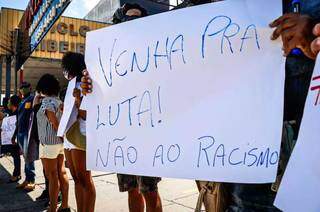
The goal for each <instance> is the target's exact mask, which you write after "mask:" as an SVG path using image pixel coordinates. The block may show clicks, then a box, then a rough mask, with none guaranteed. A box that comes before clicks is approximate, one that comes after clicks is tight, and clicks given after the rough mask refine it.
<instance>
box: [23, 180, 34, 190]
mask: <svg viewBox="0 0 320 212" xmlns="http://www.w3.org/2000/svg"><path fill="white" fill-rule="evenodd" d="M35 188H36V184H35V183H30V182H29V183H28V184H27V185H26V186H25V187H24V190H25V191H27V192H30V191H33V190H34V189H35Z"/></svg>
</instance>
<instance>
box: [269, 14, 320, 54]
mask: <svg viewBox="0 0 320 212" xmlns="http://www.w3.org/2000/svg"><path fill="white" fill-rule="evenodd" d="M313 26H314V22H313V21H312V19H311V17H309V16H308V15H301V14H298V13H288V14H284V15H283V16H281V17H279V18H278V19H276V20H274V21H273V22H272V23H271V24H270V27H275V28H276V29H275V30H274V32H273V34H272V36H271V40H275V39H277V38H278V37H280V36H281V38H282V42H283V51H284V55H285V56H288V55H289V53H290V52H291V50H292V49H294V48H299V49H301V50H302V52H303V53H304V55H305V56H307V57H309V58H311V59H315V57H316V55H315V54H314V53H313V52H312V51H311V47H310V44H311V42H312V40H313V39H314V35H313V34H312V28H313Z"/></svg>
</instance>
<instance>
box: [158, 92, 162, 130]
mask: <svg viewBox="0 0 320 212" xmlns="http://www.w3.org/2000/svg"><path fill="white" fill-rule="evenodd" d="M158 110H159V113H160V114H161V113H162V111H161V99H160V86H159V87H158ZM158 123H159V124H160V123H161V119H159V120H158Z"/></svg>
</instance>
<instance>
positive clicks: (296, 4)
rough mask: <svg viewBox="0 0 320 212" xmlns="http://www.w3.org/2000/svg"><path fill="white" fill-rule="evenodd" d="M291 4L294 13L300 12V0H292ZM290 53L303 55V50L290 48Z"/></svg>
mask: <svg viewBox="0 0 320 212" xmlns="http://www.w3.org/2000/svg"><path fill="white" fill-rule="evenodd" d="M291 4H292V7H293V12H294V13H300V11H301V2H300V0H292V2H291ZM291 54H292V55H297V56H300V55H303V52H302V51H301V49H298V48H294V49H292V50H291Z"/></svg>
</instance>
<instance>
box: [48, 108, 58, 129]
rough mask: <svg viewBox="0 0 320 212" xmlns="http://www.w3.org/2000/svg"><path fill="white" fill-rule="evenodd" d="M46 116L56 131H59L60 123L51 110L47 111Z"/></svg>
mask: <svg viewBox="0 0 320 212" xmlns="http://www.w3.org/2000/svg"><path fill="white" fill-rule="evenodd" d="M46 116H47V118H48V120H49V122H50V123H51V125H52V126H53V129H54V130H55V131H58V127H59V121H58V118H57V116H56V114H55V113H54V112H52V111H50V110H46Z"/></svg>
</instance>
